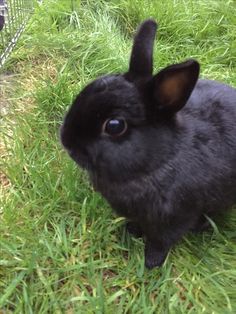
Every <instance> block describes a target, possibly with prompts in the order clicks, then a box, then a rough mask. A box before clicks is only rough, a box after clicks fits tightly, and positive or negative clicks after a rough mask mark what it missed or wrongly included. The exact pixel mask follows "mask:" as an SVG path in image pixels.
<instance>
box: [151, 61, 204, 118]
mask: <svg viewBox="0 0 236 314" xmlns="http://www.w3.org/2000/svg"><path fill="white" fill-rule="evenodd" d="M199 71H200V65H199V63H198V62H197V61H195V60H188V61H186V62H183V63H179V64H174V65H171V66H168V67H167V68H165V69H163V70H162V71H160V72H159V73H158V74H156V75H155V76H154V77H153V79H152V81H151V94H152V99H153V100H154V103H155V104H156V105H157V106H158V109H159V110H163V111H165V112H169V113H175V112H177V111H178V110H180V109H181V108H182V107H183V106H184V105H185V104H186V102H187V100H188V98H189V97H190V95H191V93H192V91H193V88H194V86H195V84H196V82H197V80H198V76H199Z"/></svg>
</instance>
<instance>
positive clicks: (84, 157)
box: [68, 150, 93, 171]
mask: <svg viewBox="0 0 236 314" xmlns="http://www.w3.org/2000/svg"><path fill="white" fill-rule="evenodd" d="M68 153H69V155H70V157H71V158H72V159H73V160H74V161H75V162H76V163H77V164H78V165H79V166H80V167H81V168H83V169H85V170H87V171H89V170H91V169H92V168H93V165H92V162H91V161H90V158H89V156H88V154H86V153H85V152H82V151H78V150H76V151H74V150H73V151H72V150H68Z"/></svg>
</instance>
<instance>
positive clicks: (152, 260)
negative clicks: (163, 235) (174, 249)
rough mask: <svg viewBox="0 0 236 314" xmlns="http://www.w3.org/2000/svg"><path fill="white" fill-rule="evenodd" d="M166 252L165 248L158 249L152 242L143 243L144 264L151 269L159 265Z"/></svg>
mask: <svg viewBox="0 0 236 314" xmlns="http://www.w3.org/2000/svg"><path fill="white" fill-rule="evenodd" d="M167 254H168V250H166V249H158V248H156V247H155V246H154V245H153V244H152V243H150V242H147V243H146V245H145V266H146V267H147V268H148V269H152V268H154V267H157V266H161V265H162V264H163V263H164V261H165V259H166V256H167Z"/></svg>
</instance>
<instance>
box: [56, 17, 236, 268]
mask: <svg viewBox="0 0 236 314" xmlns="http://www.w3.org/2000/svg"><path fill="white" fill-rule="evenodd" d="M153 23H154V22H152V21H150V20H149V21H147V22H146V24H145V23H144V24H143V26H142V27H141V29H140V31H139V34H138V35H137V38H136V42H135V45H136V46H137V45H138V44H139V40H140V38H142V35H143V34H144V32H150V31H151V36H150V37H151V40H152V39H153V30H154V28H155V27H154V26H153V25H154V24H153ZM143 38H144V37H143ZM145 38H146V37H145ZM144 40H146V39H144ZM149 40H150V39H149ZM145 44H146V45H147V43H145ZM135 45H134V46H135ZM144 46H145V45H144ZM149 48H150V43H149ZM135 49H136V50H135ZM135 51H136V52H137V47H136V48H135V47H134V52H135ZM134 52H133V55H134V56H133V59H132V60H131V66H130V68H131V69H130V71H129V72H128V75H127V74H126V75H111V76H106V77H103V78H100V79H98V80H96V81H95V82H93V83H92V84H90V85H88V86H87V87H86V88H85V89H84V90H83V91H82V92H81V94H80V95H79V96H78V97H77V98H76V100H75V102H74V104H73V106H72V108H71V110H70V111H69V113H68V114H67V116H66V119H65V122H64V125H63V127H62V131H61V138H62V142H63V145H64V146H65V147H66V148H67V150H68V152H69V153H70V155H71V157H72V158H73V159H74V160H75V161H76V162H77V163H78V164H79V165H80V166H82V167H84V168H86V169H87V170H88V172H89V174H90V178H91V181H92V183H93V185H94V187H95V189H96V190H98V191H99V192H100V193H101V194H102V195H103V196H104V197H105V198H106V199H107V200H108V201H109V203H110V204H111V205H112V207H113V208H114V209H115V210H116V211H117V212H118V213H119V214H120V215H123V216H125V217H127V218H128V219H129V220H130V221H131V223H132V226H131V229H133V230H136V231H137V233H139V234H143V235H144V236H145V238H146V246H145V255H146V256H145V261H146V265H147V266H148V267H150V268H151V267H154V266H157V265H161V264H162V262H163V261H164V259H165V257H166V255H167V253H168V251H169V249H170V248H171V246H172V245H173V244H175V243H176V241H177V240H178V239H180V238H181V237H182V236H183V235H184V234H185V233H186V232H188V231H189V230H192V229H197V228H201V226H202V225H204V219H203V217H204V214H207V215H209V216H213V215H214V214H216V213H218V212H220V211H225V210H227V209H229V208H231V207H232V206H233V205H234V204H236V89H234V88H232V87H230V86H227V85H224V84H221V83H218V82H214V81H208V80H198V81H197V77H198V71H199V67H198V64H197V63H196V62H195V61H189V62H186V63H183V64H180V65H177V66H172V67H169V68H166V69H164V70H163V71H161V72H160V73H159V74H157V76H155V77H154V78H151V76H150V75H147V74H146V73H145V75H144V78H142V77H141V79H140V73H138V71H137V72H136V74H135V75H137V73H138V79H137V80H136V81H135V80H134V83H133V76H134V72H135V71H134V69H133V72H132V71H131V70H132V67H134V64H135V66H137V60H136V59H135V58H137V54H138V53H136V54H134ZM143 54H144V58H145V51H144V52H143ZM147 54H148V56H149V55H150V51H148V53H147ZM149 57H150V56H149ZM147 59H148V58H147ZM148 60H149V59H148ZM149 61H150V60H149ZM149 61H147V62H146V64H144V65H145V66H147V67H149V66H150V62H149ZM132 62H133V64H132ZM144 63H145V62H144ZM135 69H136V68H135ZM139 70H140V69H139ZM139 72H140V71H139ZM163 82H164V83H163ZM182 85H183V86H182ZM153 86H157V87H155V89H154V87H153ZM153 89H154V91H153ZM190 95H191V96H190ZM156 103H158V105H156ZM75 117H76V118H75ZM116 117H118V118H117V119H115V118H116ZM120 117H122V118H120ZM109 118H110V119H109ZM107 121H108V122H107ZM109 123H110V124H109ZM114 125H115V126H114ZM117 128H118V129H117ZM122 128H123V129H122ZM119 129H120V130H121V131H120V132H119V134H118V133H117V130H118V131H119ZM114 132H116V133H117V134H116V133H115V134H114Z"/></svg>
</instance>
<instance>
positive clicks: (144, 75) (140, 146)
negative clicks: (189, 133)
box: [61, 19, 199, 180]
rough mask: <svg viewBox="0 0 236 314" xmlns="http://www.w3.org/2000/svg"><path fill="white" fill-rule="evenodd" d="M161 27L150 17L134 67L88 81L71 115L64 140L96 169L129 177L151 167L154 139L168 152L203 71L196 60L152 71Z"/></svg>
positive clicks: (133, 57)
mask: <svg viewBox="0 0 236 314" xmlns="http://www.w3.org/2000/svg"><path fill="white" fill-rule="evenodd" d="M156 29H157V24H156V22H155V21H153V20H151V19H149V20H146V21H144V22H143V23H142V24H141V26H140V27H139V29H138V31H137V34H136V36H135V39H134V44H133V48H132V53H131V59H130V65H129V70H128V72H127V73H125V74H118V75H106V76H103V77H100V78H98V79H97V80H95V81H93V82H92V83H90V84H89V85H87V86H86V87H85V88H84V89H83V90H82V91H81V93H80V94H79V95H78V96H77V97H76V99H75V101H74V103H73V104H72V106H71V108H70V110H69V111H68V113H67V115H66V117H65V120H64V123H63V126H62V128H61V141H62V144H63V145H64V147H65V148H66V149H67V151H68V153H69V154H70V156H71V157H72V158H73V159H74V160H75V161H76V162H77V163H78V164H79V165H80V166H82V167H83V168H86V169H87V170H90V171H91V172H98V173H100V174H102V175H104V176H109V177H111V178H112V179H113V180H125V179H127V178H128V177H129V178H130V177H132V176H133V175H135V176H137V175H138V174H139V173H140V174H141V173H143V172H144V171H145V169H147V168H148V167H151V165H152V161H151V160H150V158H149V156H148V153H149V152H150V150H151V149H152V147H153V143H154V141H155V143H156V142H159V144H160V145H159V152H158V153H159V154H160V155H162V156H163V152H164V150H165V145H166V143H165V134H166V133H165V132H168V127H169V125H170V124H171V123H173V121H174V120H175V116H176V113H177V112H178V111H179V110H181V109H182V107H183V106H184V105H185V103H186V102H187V100H188V98H189V96H190V94H191V92H192V90H193V88H194V86H195V83H196V81H197V79H198V75H199V64H198V62H197V61H195V60H188V61H186V62H183V63H180V64H175V65H171V66H168V67H167V68H165V69H163V70H161V71H160V72H159V73H157V74H156V75H154V76H153V75H152V70H153V61H152V54H153V43H154V39H155V33H156ZM154 131H155V132H154ZM155 154H157V152H155Z"/></svg>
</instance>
